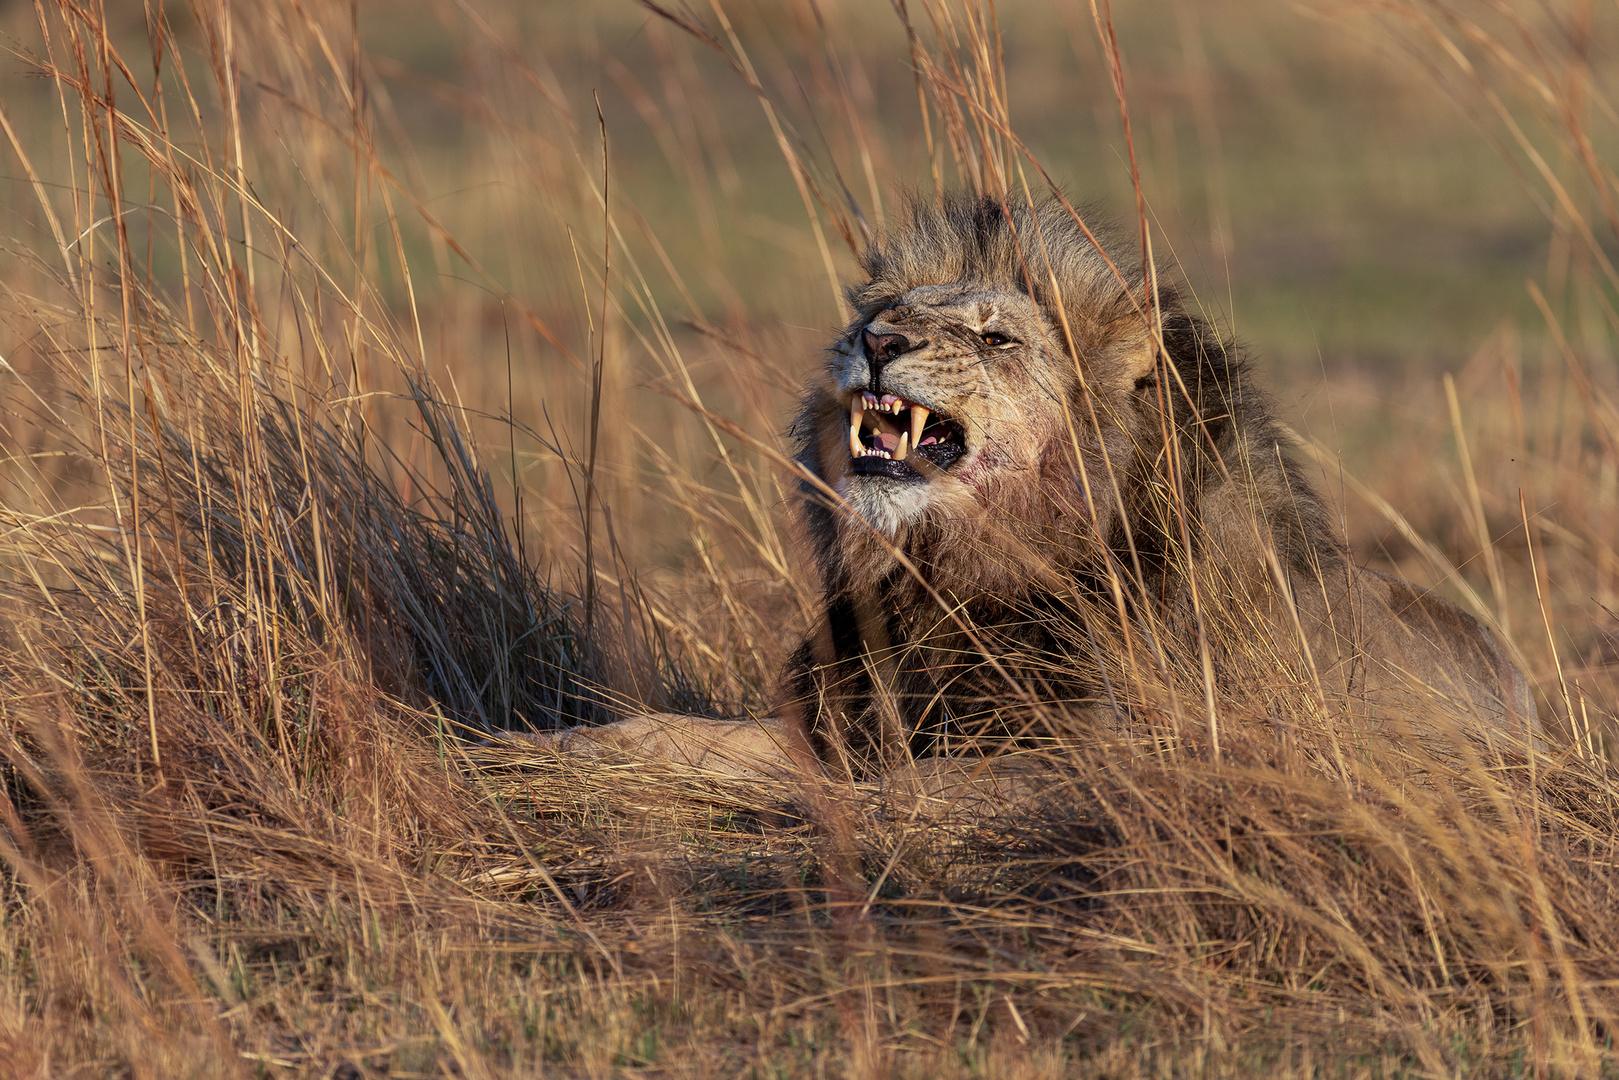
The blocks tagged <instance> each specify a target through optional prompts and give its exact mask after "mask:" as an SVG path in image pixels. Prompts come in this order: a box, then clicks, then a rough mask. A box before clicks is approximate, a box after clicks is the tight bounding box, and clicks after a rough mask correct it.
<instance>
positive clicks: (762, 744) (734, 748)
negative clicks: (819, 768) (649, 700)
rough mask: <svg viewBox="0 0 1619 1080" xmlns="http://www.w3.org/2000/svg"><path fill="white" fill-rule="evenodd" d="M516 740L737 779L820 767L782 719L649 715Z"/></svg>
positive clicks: (565, 751)
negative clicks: (683, 766)
mask: <svg viewBox="0 0 1619 1080" xmlns="http://www.w3.org/2000/svg"><path fill="white" fill-rule="evenodd" d="M511 737H512V738H513V739H518V740H522V741H524V742H531V743H535V744H537V745H539V746H544V747H548V748H550V749H552V750H555V751H557V752H559V753H562V754H567V755H570V756H571V755H589V756H596V757H601V756H608V755H621V756H624V757H628V758H630V759H632V760H636V761H647V762H670V763H674V764H679V765H686V766H690V767H691V768H694V769H702V770H705V771H707V772H712V773H715V774H716V775H719V776H725V777H731V778H734V779H753V778H756V777H769V778H774V779H785V778H787V777H789V776H793V775H799V774H802V773H803V771H804V770H805V769H806V768H809V769H814V768H816V765H815V759H814V755H813V754H811V753H810V751H809V748H808V747H807V746H806V745H805V742H804V739H803V736H802V735H801V734H800V732H799V731H798V728H797V725H795V724H793V723H791V722H789V721H787V720H784V719H781V718H779V717H770V718H767V719H757V720H756V719H749V720H713V719H710V718H708V717H703V716H687V715H685V714H683V713H646V714H643V715H641V716H631V717H626V718H625V719H623V720H619V721H616V722H614V723H611V724H602V725H600V726H582V727H572V728H564V729H562V730H560V731H543V732H513V733H512V736H511Z"/></svg>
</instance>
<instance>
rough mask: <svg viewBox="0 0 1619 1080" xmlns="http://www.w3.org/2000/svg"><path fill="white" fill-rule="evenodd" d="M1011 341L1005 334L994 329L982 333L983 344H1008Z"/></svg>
mask: <svg viewBox="0 0 1619 1080" xmlns="http://www.w3.org/2000/svg"><path fill="white" fill-rule="evenodd" d="M1011 342H1012V339H1011V338H1009V337H1007V336H1006V335H1005V334H1001V333H997V332H996V331H994V330H991V331H990V332H989V333H987V334H985V335H984V344H985V345H1010V344H1011Z"/></svg>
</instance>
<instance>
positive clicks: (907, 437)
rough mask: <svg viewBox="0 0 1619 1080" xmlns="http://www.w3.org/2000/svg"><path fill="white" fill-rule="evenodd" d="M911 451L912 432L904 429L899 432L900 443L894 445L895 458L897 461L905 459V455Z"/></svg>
mask: <svg viewBox="0 0 1619 1080" xmlns="http://www.w3.org/2000/svg"><path fill="white" fill-rule="evenodd" d="M910 452H911V433H910V432H909V431H902V432H900V433H899V445H898V446H896V447H894V460H895V461H904V460H905V455H906V454H908V453H910Z"/></svg>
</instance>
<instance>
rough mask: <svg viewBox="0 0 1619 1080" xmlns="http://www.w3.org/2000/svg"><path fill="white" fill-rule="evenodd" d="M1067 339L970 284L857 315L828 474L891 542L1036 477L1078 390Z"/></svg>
mask: <svg viewBox="0 0 1619 1080" xmlns="http://www.w3.org/2000/svg"><path fill="white" fill-rule="evenodd" d="M1059 341H1060V338H1059V337H1058V334H1057V332H1056V330H1055V328H1054V327H1052V326H1051V324H1050V321H1049V320H1048V319H1047V318H1046V316H1045V315H1044V314H1043V313H1042V312H1041V310H1040V309H1039V307H1038V306H1036V304H1035V303H1034V301H1032V300H1031V299H1030V298H1029V297H1028V296H1026V295H1024V294H1023V293H1021V292H1017V291H1015V290H1007V289H998V288H991V287H986V286H983V285H976V284H973V283H965V282H957V283H953V284H948V285H924V286H921V287H919V288H914V289H911V290H910V291H908V292H906V293H904V294H903V295H901V296H899V297H897V298H895V299H894V301H893V302H892V303H891V304H889V305H888V306H887V307H885V308H883V309H882V310H879V311H878V312H877V313H876V314H875V315H874V316H872V317H871V318H869V319H865V320H856V322H855V324H854V326H853V327H851V329H850V331H849V332H848V333H847V334H846V335H845V336H844V337H842V338H840V339H839V340H838V341H837V342H836V343H835V344H834V345H833V347H832V349H831V363H830V365H829V370H828V375H829V377H830V378H829V383H830V385H827V386H825V387H824V395H825V397H824V400H823V404H822V405H821V408H820V409H819V410H817V411H818V412H819V413H820V416H819V418H818V419H819V422H820V431H819V433H818V434H819V438H818V441H819V443H820V459H821V462H822V465H823V468H824V469H825V473H826V476H825V479H827V480H828V482H829V483H831V484H833V486H834V487H835V489H836V490H837V491H838V493H839V494H840V495H841V496H842V497H843V498H844V499H845V500H846V501H847V502H848V504H849V506H850V507H851V508H852V509H854V510H855V512H856V513H858V514H859V515H860V516H861V517H862V518H864V519H865V520H866V521H867V522H868V523H869V524H870V525H872V526H873V527H875V528H876V529H877V530H878V531H879V532H881V533H883V534H884V535H886V536H889V537H893V536H895V534H896V533H898V532H899V531H900V530H901V529H902V528H904V527H906V526H911V525H915V524H917V523H919V522H921V521H923V520H925V519H927V518H929V517H934V518H940V517H945V518H948V517H956V516H959V515H960V514H962V513H964V512H967V510H968V509H969V507H970V506H972V505H975V504H976V505H978V506H983V505H987V504H989V503H990V502H992V501H993V500H995V499H996V498H997V496H1000V495H1004V494H1005V492H1004V490H1003V489H1004V487H1005V485H1006V484H1007V483H1009V482H1012V481H1013V480H1014V479H1015V478H1017V477H1019V476H1023V477H1026V478H1028V479H1030V480H1032V479H1033V476H1034V475H1035V473H1036V472H1037V471H1038V468H1039V465H1040V462H1041V460H1042V458H1043V457H1044V456H1045V455H1046V453H1047V452H1048V449H1049V446H1050V444H1051V442H1052V440H1053V439H1054V438H1055V437H1056V436H1057V435H1058V434H1059V432H1061V431H1062V430H1063V428H1064V426H1065V425H1064V423H1063V405H1062V403H1063V401H1064V400H1065V399H1066V398H1067V397H1068V396H1069V395H1070V394H1071V392H1072V391H1071V386H1070V384H1071V383H1072V381H1073V379H1072V375H1071V370H1072V364H1071V363H1066V362H1065V361H1066V357H1065V356H1064V355H1063V352H1062V350H1061V346H1060V344H1059Z"/></svg>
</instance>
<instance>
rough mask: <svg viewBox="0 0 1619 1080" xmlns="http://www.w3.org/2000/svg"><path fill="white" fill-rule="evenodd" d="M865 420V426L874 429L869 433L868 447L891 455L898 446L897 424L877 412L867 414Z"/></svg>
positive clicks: (890, 418) (898, 427)
mask: <svg viewBox="0 0 1619 1080" xmlns="http://www.w3.org/2000/svg"><path fill="white" fill-rule="evenodd" d="M866 418H867V419H866V423H867V425H868V426H871V427H873V428H875V430H874V431H872V433H871V440H872V441H871V444H870V445H872V446H875V447H876V448H878V449H880V450H884V451H886V452H887V453H889V454H892V453H893V452H894V449H895V448H896V447H898V446H899V433H900V426H899V424H898V423H896V422H895V420H894V418H893V417H891V416H888V415H886V414H884V413H879V412H868V413H867V414H866ZM873 421H875V423H873Z"/></svg>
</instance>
